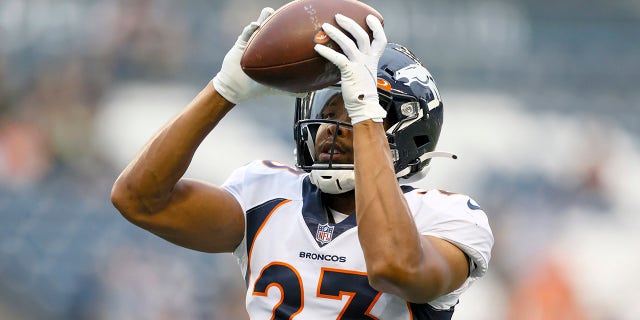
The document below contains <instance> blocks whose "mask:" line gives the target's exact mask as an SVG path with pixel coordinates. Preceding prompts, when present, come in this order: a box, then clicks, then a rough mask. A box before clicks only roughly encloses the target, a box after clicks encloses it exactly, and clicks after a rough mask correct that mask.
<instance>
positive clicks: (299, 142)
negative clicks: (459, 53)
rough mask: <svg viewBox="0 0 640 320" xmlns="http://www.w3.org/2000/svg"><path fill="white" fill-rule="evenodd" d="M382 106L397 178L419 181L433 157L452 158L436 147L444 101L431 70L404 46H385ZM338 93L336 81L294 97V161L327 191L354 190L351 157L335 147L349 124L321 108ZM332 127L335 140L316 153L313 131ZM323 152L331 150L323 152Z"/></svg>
mask: <svg viewBox="0 0 640 320" xmlns="http://www.w3.org/2000/svg"><path fill="white" fill-rule="evenodd" d="M377 77H378V79H377V84H378V97H379V102H380V105H381V106H382V107H383V108H384V109H385V110H387V116H386V118H385V120H384V125H385V129H386V133H387V139H388V141H389V146H390V147H391V154H392V157H393V163H394V169H395V172H396V177H398V178H401V179H409V180H410V181H409V182H411V181H415V180H419V179H421V178H422V177H424V175H425V174H426V172H427V169H428V167H429V163H430V160H431V158H433V157H438V156H444V157H450V158H454V159H455V158H456V156H455V155H453V154H450V153H447V152H434V149H435V147H436V144H437V143H438V138H439V136H440V130H441V128H442V118H443V104H442V100H441V98H440V93H439V92H438V89H437V87H436V84H435V82H434V79H433V77H432V76H431V73H429V71H428V70H427V69H426V68H425V67H424V65H423V64H422V63H421V62H420V60H418V58H417V57H416V56H415V55H414V54H413V53H411V52H410V51H409V49H407V48H406V47H404V46H401V45H399V44H394V43H390V44H388V45H387V47H386V49H385V51H384V53H383V55H382V57H381V58H380V61H379V63H378V72H377ZM338 98H341V91H340V85H339V84H337V85H335V86H331V87H329V88H326V89H322V90H318V91H315V92H311V93H309V94H308V95H307V96H306V97H304V98H298V99H297V100H296V112H295V119H294V122H295V124H294V139H295V140H296V165H297V166H298V167H299V168H301V169H303V170H305V171H308V172H310V173H311V174H310V179H311V182H312V183H313V184H315V185H316V186H318V187H319V188H320V189H321V190H322V191H323V192H325V193H334V194H336V193H343V192H347V191H350V190H353V188H354V186H355V178H354V174H353V161H351V162H350V163H345V162H344V161H339V160H337V159H342V157H341V156H340V153H341V151H342V150H340V149H341V148H340V147H339V146H336V141H337V140H338V139H337V138H338V136H340V135H341V134H348V132H349V131H350V130H352V126H351V124H350V123H348V121H345V119H343V118H339V117H333V116H332V114H333V113H332V112H325V110H326V108H327V106H329V105H332V104H334V102H335V100H336V99H338ZM327 126H330V127H331V129H330V130H329V131H330V132H331V133H332V134H333V144H331V146H330V147H327V146H323V148H324V149H325V150H324V151H323V152H324V153H325V156H324V157H323V159H320V157H318V155H317V153H318V150H317V149H316V147H317V146H316V136H317V134H318V132H319V129H320V128H322V127H325V128H326V127H327ZM327 154H328V155H329V156H328V157H327Z"/></svg>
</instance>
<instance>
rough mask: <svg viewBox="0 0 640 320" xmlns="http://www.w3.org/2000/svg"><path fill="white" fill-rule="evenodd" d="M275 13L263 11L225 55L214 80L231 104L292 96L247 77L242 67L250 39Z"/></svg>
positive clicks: (267, 9) (217, 87)
mask: <svg viewBox="0 0 640 320" xmlns="http://www.w3.org/2000/svg"><path fill="white" fill-rule="evenodd" d="M273 11H274V10H273V9H272V8H269V7H267V8H264V9H262V12H260V16H259V17H258V20H256V21H253V22H251V23H249V24H248V25H247V26H246V27H244V30H242V33H241V34H240V36H238V39H237V40H236V43H235V44H234V45H233V47H232V48H231V50H229V52H227V54H226V55H225V57H224V60H223V61H222V67H221V68H220V71H219V72H218V74H216V76H215V77H214V78H213V80H212V82H213V86H214V87H215V88H216V91H218V93H220V95H222V96H223V97H224V98H225V99H227V100H228V101H229V102H232V103H234V104H238V103H240V102H242V101H246V100H250V99H256V98H259V97H263V96H267V95H277V94H288V95H292V94H291V93H287V92H284V91H280V90H278V89H275V88H271V87H268V86H265V85H262V84H260V83H258V82H256V81H255V80H253V79H251V78H249V76H247V75H246V74H245V73H244V71H242V68H241V67H240V59H241V58H242V53H243V52H244V49H245V48H246V47H247V42H248V41H249V38H251V35H252V34H253V33H254V32H255V31H256V30H257V29H258V27H259V26H260V25H261V24H262V23H264V21H265V20H267V18H268V17H269V16H270V15H271V14H273Z"/></svg>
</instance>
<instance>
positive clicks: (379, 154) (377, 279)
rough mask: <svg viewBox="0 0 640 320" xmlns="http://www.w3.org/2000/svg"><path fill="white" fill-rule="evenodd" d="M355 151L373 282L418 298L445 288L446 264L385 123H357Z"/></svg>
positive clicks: (363, 240) (361, 224) (360, 217)
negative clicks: (401, 175) (402, 176)
mask: <svg viewBox="0 0 640 320" xmlns="http://www.w3.org/2000/svg"><path fill="white" fill-rule="evenodd" d="M354 153H355V171H356V174H355V176H356V188H355V193H356V212H357V223H358V236H359V239H360V245H361V246H362V251H363V253H364V256H365V261H366V263H367V273H368V276H369V281H370V283H371V285H372V286H373V287H374V288H375V289H377V290H380V291H384V292H389V293H393V294H396V295H398V296H401V297H402V298H404V299H406V300H409V301H411V302H417V303H422V302H427V301H430V300H432V299H434V298H435V297H437V296H439V295H441V294H443V293H445V291H446V289H447V288H446V286H447V285H449V282H448V280H447V279H449V277H450V275H449V271H447V265H446V263H445V262H444V260H443V259H442V258H441V257H440V255H439V254H438V253H437V252H436V249H435V248H434V246H433V244H432V243H431V241H429V240H427V239H426V237H423V236H421V235H420V234H419V232H418V230H417V227H416V225H415V222H414V220H413V217H412V214H411V211H410V210H409V207H408V204H407V202H406V200H405V198H404V195H403V192H402V190H401V189H400V187H399V185H398V183H397V178H396V176H395V171H394V169H393V160H392V158H391V152H390V149H389V145H388V143H387V138H386V135H385V132H384V129H383V128H382V124H381V123H376V122H373V121H365V122H362V123H358V124H356V125H355V126H354Z"/></svg>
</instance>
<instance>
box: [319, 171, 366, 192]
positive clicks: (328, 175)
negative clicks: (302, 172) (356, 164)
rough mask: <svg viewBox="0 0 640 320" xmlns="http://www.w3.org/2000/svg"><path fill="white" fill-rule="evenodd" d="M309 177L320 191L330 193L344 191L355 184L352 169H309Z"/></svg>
mask: <svg viewBox="0 0 640 320" xmlns="http://www.w3.org/2000/svg"><path fill="white" fill-rule="evenodd" d="M309 179H310V180H311V183H313V184H314V185H315V186H316V187H318V189H320V191H322V192H324V193H330V194H340V193H345V192H347V191H351V190H353V188H355V186H356V176H355V174H354V173H353V170H311V173H310V174H309Z"/></svg>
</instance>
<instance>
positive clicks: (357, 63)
mask: <svg viewBox="0 0 640 320" xmlns="http://www.w3.org/2000/svg"><path fill="white" fill-rule="evenodd" d="M366 21H367V25H368V26H369V28H370V29H371V30H372V31H373V41H371V40H370V39H369V35H368V34H367V32H366V31H365V30H364V29H363V28H362V27H361V26H360V25H358V24H357V23H356V22H355V21H353V20H352V19H351V18H348V17H345V16H343V15H341V14H337V15H336V22H337V23H338V25H340V27H342V28H343V29H345V30H346V31H348V32H349V33H350V34H351V36H353V38H355V39H356V42H357V45H356V43H354V42H353V40H351V39H350V38H349V37H348V36H347V35H345V34H344V33H343V32H342V31H340V30H339V29H338V28H336V27H334V26H332V25H330V24H328V23H325V24H323V25H322V29H323V30H324V32H326V33H327V35H329V37H331V39H332V40H333V41H335V42H336V43H337V44H338V45H339V46H340V48H342V51H343V52H344V54H341V53H338V52H337V51H335V50H333V49H331V48H329V47H327V46H324V45H320V44H318V45H316V46H315V50H316V52H318V53H319V54H320V55H321V56H323V57H325V58H326V59H327V60H329V61H331V62H332V63H333V64H335V65H336V66H337V67H338V69H340V74H341V80H342V96H343V98H344V105H345V108H346V109H347V112H348V113H349V117H350V118H351V123H352V124H356V123H358V122H361V121H364V120H368V119H372V120H373V121H376V122H382V121H383V119H384V118H385V117H386V115H387V112H386V111H385V110H384V109H383V108H382V107H381V106H380V103H379V101H378V89H377V84H376V82H377V70H378V61H379V60H380V57H381V56H382V53H383V52H384V50H385V48H386V46H387V36H386V34H385V33H384V28H383V27H382V23H381V22H380V20H378V18H376V17H375V16H373V15H369V16H367V18H366Z"/></svg>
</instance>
